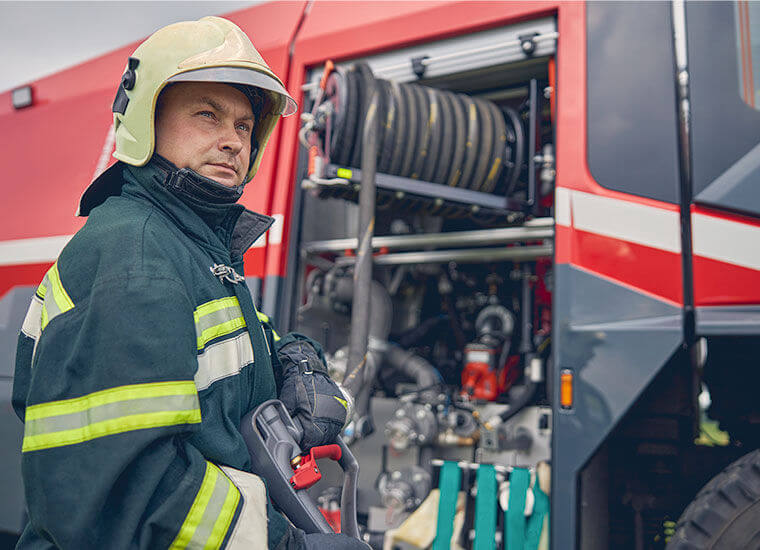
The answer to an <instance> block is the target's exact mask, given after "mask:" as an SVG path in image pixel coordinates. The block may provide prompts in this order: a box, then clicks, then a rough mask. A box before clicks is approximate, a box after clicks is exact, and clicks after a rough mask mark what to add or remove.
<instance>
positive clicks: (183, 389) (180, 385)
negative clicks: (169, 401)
mask: <svg viewBox="0 0 760 550" xmlns="http://www.w3.org/2000/svg"><path fill="white" fill-rule="evenodd" d="M194 393H196V389H195V383H194V382H193V381H192V380H180V381H176V382H149V383H147V384H134V385H130V386H118V387H116V388H109V389H107V390H101V391H98V392H94V393H90V394H87V395H84V396H82V397H75V398H73V399H64V400H62V401H52V402H50V403H41V404H39V405H31V406H29V407H27V409H26V419H27V420H34V419H37V418H47V417H50V416H57V415H61V414H70V413H75V412H80V411H84V410H86V409H90V408H92V407H97V406H99V405H106V404H108V403H115V402H116V401H128V400H130V399H144V398H146V397H164V396H167V395H188V394H194Z"/></svg>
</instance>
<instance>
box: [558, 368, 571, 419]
mask: <svg viewBox="0 0 760 550" xmlns="http://www.w3.org/2000/svg"><path fill="white" fill-rule="evenodd" d="M559 404H560V406H561V407H562V408H563V409H571V408H572V407H573V371H572V370H571V369H562V371H561V372H560V374H559Z"/></svg>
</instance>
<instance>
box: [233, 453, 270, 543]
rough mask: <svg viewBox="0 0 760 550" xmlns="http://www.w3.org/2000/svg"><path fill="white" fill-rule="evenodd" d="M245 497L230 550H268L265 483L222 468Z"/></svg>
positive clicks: (256, 477) (237, 471)
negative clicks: (266, 549)
mask: <svg viewBox="0 0 760 550" xmlns="http://www.w3.org/2000/svg"><path fill="white" fill-rule="evenodd" d="M222 470H224V473H225V474H227V476H228V477H229V478H230V479H231V480H232V482H233V483H234V484H235V486H236V487H237V488H238V491H240V494H241V495H242V496H243V509H242V510H241V511H240V516H239V517H238V520H237V523H236V525H235V529H234V530H233V531H232V535H230V539H229V542H228V543H227V548H228V549H229V550H251V549H254V550H258V549H262V550H263V549H265V548H267V537H268V533H267V493H266V488H265V487H264V482H263V481H262V480H261V478H260V477H259V476H257V475H254V474H249V473H247V472H242V471H240V470H235V469H233V468H228V467H226V466H223V467H222Z"/></svg>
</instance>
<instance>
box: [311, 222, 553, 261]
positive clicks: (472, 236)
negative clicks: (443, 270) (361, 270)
mask: <svg viewBox="0 0 760 550" xmlns="http://www.w3.org/2000/svg"><path fill="white" fill-rule="evenodd" d="M553 238H554V220H553V219H552V218H536V219H534V220H530V221H529V222H526V223H525V224H523V225H520V226H515V227H499V228H495V229H479V230H475V231H452V232H450V233H422V234H414V235H387V236H380V237H378V236H375V237H373V238H372V242H371V246H372V248H373V249H374V250H377V249H380V248H385V249H388V250H410V249H417V248H426V247H434V248H437V247H442V246H449V247H456V246H468V247H473V246H486V245H496V244H508V243H515V242H521V241H542V240H549V239H553ZM357 246H358V241H357V239H356V238H346V239H329V240H324V241H311V242H306V243H304V244H303V245H302V247H301V250H302V251H303V253H305V254H319V253H321V252H343V251H345V250H355V249H356V248H357Z"/></svg>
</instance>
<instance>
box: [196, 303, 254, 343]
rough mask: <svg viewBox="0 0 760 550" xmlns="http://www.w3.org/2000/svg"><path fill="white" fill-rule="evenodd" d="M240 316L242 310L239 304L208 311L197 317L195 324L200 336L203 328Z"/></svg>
mask: <svg viewBox="0 0 760 550" xmlns="http://www.w3.org/2000/svg"><path fill="white" fill-rule="evenodd" d="M242 316H243V312H242V311H241V310H240V306H237V305H234V306H230V307H226V308H224V309H220V310H218V311H214V312H212V313H208V314H206V315H204V316H203V317H201V318H199V319H198V323H197V324H196V328H197V331H198V335H199V336H200V335H201V334H202V333H203V331H204V330H207V329H209V328H212V327H215V326H217V325H221V324H223V323H226V322H227V321H232V320H233V319H237V318H238V317H242Z"/></svg>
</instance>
